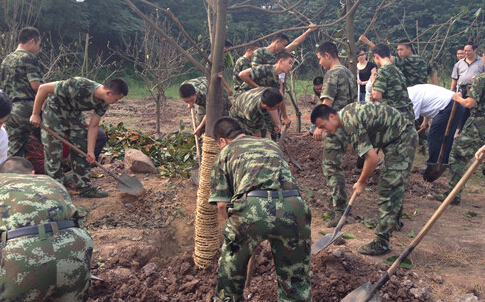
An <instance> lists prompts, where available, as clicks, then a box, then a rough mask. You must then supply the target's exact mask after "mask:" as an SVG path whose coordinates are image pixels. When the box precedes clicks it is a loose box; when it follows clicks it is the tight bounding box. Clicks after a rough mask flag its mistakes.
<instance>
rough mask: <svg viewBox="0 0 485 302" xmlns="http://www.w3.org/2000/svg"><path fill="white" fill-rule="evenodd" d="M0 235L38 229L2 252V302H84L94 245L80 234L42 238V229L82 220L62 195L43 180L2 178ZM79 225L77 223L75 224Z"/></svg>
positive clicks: (76, 231)
mask: <svg viewBox="0 0 485 302" xmlns="http://www.w3.org/2000/svg"><path fill="white" fill-rule="evenodd" d="M0 200H1V205H0V217H1V218H0V230H1V231H2V232H5V231H7V230H13V229H16V228H19V227H25V226H34V225H40V226H39V235H30V236H24V237H18V238H14V239H11V240H8V241H7V243H6V245H5V247H3V248H2V250H1V257H2V259H1V260H2V261H1V266H0V300H1V301H11V302H13V301H22V302H27V301H29V302H30V301H75V302H76V301H86V300H87V299H88V293H89V287H90V285H91V279H90V276H91V274H90V265H91V254H92V251H93V241H92V239H91V237H90V236H89V234H88V233H87V232H86V231H85V230H83V229H81V228H68V229H64V230H60V231H56V230H54V233H45V229H44V227H43V224H47V223H51V222H55V221H63V220H69V219H78V220H79V219H82V218H83V216H84V213H83V212H80V211H79V210H78V209H77V208H76V207H75V206H74V205H73V204H72V203H71V198H70V197H69V193H68V192H67V191H66V189H65V188H64V187H63V186H62V185H61V184H60V183H58V182H56V181H54V180H53V179H52V178H50V177H48V176H44V175H20V174H2V177H0ZM80 223H81V224H82V222H81V221H80Z"/></svg>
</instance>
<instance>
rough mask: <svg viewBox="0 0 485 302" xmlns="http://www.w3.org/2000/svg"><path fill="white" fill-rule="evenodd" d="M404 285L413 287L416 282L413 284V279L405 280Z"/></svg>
mask: <svg viewBox="0 0 485 302" xmlns="http://www.w3.org/2000/svg"><path fill="white" fill-rule="evenodd" d="M402 285H403V286H405V287H409V288H411V287H413V285H414V284H413V281H411V280H404V282H403V283H402Z"/></svg>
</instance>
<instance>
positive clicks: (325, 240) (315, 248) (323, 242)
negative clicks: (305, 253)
mask: <svg viewBox="0 0 485 302" xmlns="http://www.w3.org/2000/svg"><path fill="white" fill-rule="evenodd" d="M343 234H344V232H338V233H337V234H336V235H335V236H334V234H333V233H332V234H327V235H325V236H323V237H322V238H320V239H318V241H317V242H315V243H314V244H313V245H312V255H315V254H318V253H319V252H320V251H321V250H323V249H324V248H326V247H327V246H329V245H331V244H332V243H333V242H334V241H335V240H337V239H338V238H340V237H341V236H342V235H343Z"/></svg>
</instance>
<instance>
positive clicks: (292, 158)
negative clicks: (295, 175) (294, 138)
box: [279, 125, 303, 171]
mask: <svg viewBox="0 0 485 302" xmlns="http://www.w3.org/2000/svg"><path fill="white" fill-rule="evenodd" d="M286 130H288V127H287V126H286V125H283V129H281V136H280V139H279V143H280V145H281V147H282V148H283V152H285V153H286V154H287V155H288V157H289V158H290V161H291V162H292V163H293V164H294V165H295V166H296V167H297V168H298V169H299V170H300V171H301V170H303V167H302V166H301V165H300V163H299V162H298V161H297V160H296V158H294V157H293V156H292V155H291V154H290V152H289V151H288V148H286V144H285V141H284V139H285V136H286Z"/></svg>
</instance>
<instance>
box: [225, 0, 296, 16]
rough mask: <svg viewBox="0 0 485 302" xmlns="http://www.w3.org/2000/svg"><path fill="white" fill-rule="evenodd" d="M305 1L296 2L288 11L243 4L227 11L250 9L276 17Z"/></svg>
mask: <svg viewBox="0 0 485 302" xmlns="http://www.w3.org/2000/svg"><path fill="white" fill-rule="evenodd" d="M303 1H304V0H299V1H298V2H296V3H295V4H293V5H292V6H290V7H288V8H287V9H284V10H280V11H274V10H270V9H265V8H261V7H259V6H254V5H243V4H235V5H233V6H231V7H228V8H227V10H228V11H230V10H236V9H244V8H248V9H254V10H258V11H261V12H265V13H267V14H276V15H278V14H282V13H286V12H287V11H290V10H292V9H293V8H295V7H297V6H298V5H300V4H301V3H302V2H303ZM246 2H248V1H246Z"/></svg>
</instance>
